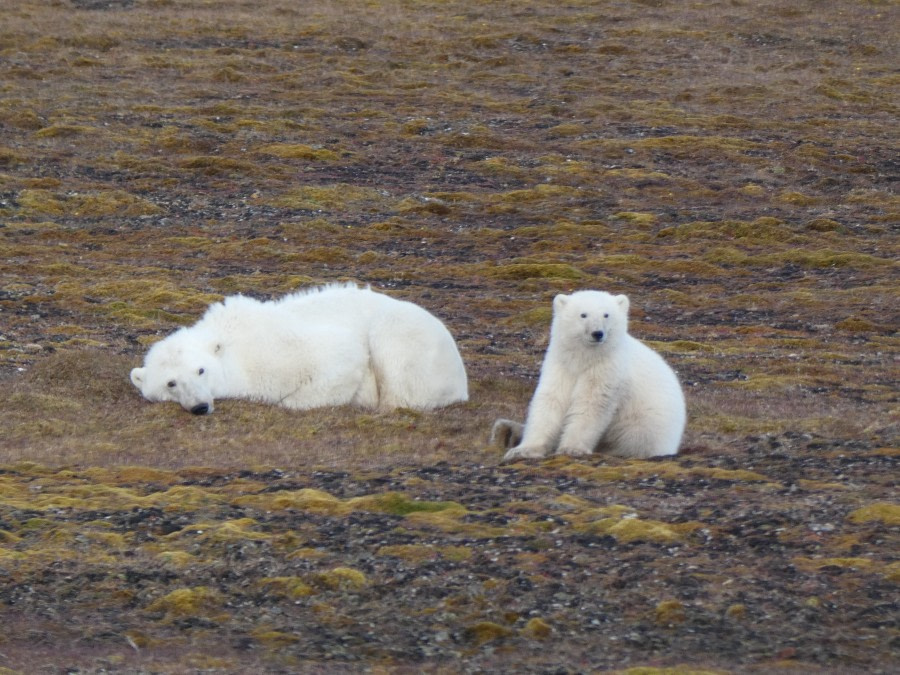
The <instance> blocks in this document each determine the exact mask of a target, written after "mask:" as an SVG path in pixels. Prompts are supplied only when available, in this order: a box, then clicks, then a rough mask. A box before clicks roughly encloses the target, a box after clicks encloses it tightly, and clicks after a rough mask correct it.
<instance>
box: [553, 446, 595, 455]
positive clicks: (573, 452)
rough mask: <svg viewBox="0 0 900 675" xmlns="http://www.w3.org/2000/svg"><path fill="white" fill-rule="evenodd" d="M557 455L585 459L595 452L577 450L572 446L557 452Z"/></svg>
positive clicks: (582, 449) (583, 449)
mask: <svg viewBox="0 0 900 675" xmlns="http://www.w3.org/2000/svg"><path fill="white" fill-rule="evenodd" d="M556 454H557V455H568V456H569V457H584V456H585V455H592V454H594V452H593V450H590V449H585V448H575V447H572V446H568V447H562V448H560V449H559V450H557V451H556Z"/></svg>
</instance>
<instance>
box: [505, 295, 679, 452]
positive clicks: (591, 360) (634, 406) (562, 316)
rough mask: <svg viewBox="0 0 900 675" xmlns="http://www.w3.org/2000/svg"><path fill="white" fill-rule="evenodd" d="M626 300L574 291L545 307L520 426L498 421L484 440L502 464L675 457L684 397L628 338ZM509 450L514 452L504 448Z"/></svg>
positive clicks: (655, 357)
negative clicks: (541, 346) (596, 455)
mask: <svg viewBox="0 0 900 675" xmlns="http://www.w3.org/2000/svg"><path fill="white" fill-rule="evenodd" d="M628 307H629V301H628V297H627V296H624V295H615V296H614V295H611V294H609V293H605V292H602V291H578V292H576V293H572V294H571V295H562V294H560V295H557V296H556V297H555V298H554V300H553V321H552V323H551V328H550V344H549V346H548V347H547V354H546V356H545V357H544V363H543V365H542V366H541V376H540V379H539V381H538V385H537V389H536V390H535V392H534V397H533V398H532V400H531V404H530V405H529V407H528V417H527V419H526V421H525V425H524V427H523V425H521V424H519V423H517V422H512V421H510V420H505V419H500V420H497V421H496V422H495V424H494V428H493V433H492V436H493V438H494V439H495V440H497V439H499V440H500V442H501V443H502V444H503V446H504V447H506V448H511V449H510V450H509V451H508V452H507V453H506V455H505V456H504V458H503V459H504V461H508V460H512V459H516V458H526V457H545V456H547V455H548V454H550V453H551V452H554V451H555V452H557V453H558V454H561V455H574V456H579V455H588V454H591V453H592V452H594V451H596V452H601V453H606V454H609V455H615V456H619V457H635V458H644V457H656V456H660V455H674V454H676V453H677V452H678V446H679V444H680V442H681V436H682V434H683V433H684V427H685V420H686V417H687V415H686V412H685V404H684V394H683V393H682V391H681V385H680V384H679V383H678V378H677V377H676V375H675V372H674V371H673V370H672V369H671V368H670V367H669V365H668V364H667V363H666V362H665V361H664V360H663V359H662V357H661V356H660V355H659V354H657V353H656V352H655V351H653V350H652V349H650V348H649V347H648V346H646V345H645V344H644V343H642V342H640V341H639V340H637V339H636V338H634V337H632V336H631V335H629V333H628ZM512 446H514V447H512Z"/></svg>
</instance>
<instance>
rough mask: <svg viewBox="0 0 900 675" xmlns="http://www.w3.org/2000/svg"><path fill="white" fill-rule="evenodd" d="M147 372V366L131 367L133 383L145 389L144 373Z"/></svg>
mask: <svg viewBox="0 0 900 675" xmlns="http://www.w3.org/2000/svg"><path fill="white" fill-rule="evenodd" d="M146 372H147V369H146V368H132V369H131V383H132V384H133V385H134V386H135V387H137V388H138V389H143V387H144V374H145V373H146Z"/></svg>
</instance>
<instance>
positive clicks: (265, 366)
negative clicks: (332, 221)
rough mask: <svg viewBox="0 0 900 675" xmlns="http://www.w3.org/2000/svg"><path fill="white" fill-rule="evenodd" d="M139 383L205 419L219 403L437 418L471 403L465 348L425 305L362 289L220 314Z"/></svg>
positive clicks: (159, 358) (152, 358) (323, 291)
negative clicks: (413, 412)
mask: <svg viewBox="0 0 900 675" xmlns="http://www.w3.org/2000/svg"><path fill="white" fill-rule="evenodd" d="M131 381H132V382H133V383H134V385H135V386H136V387H137V388H138V389H140V390H141V393H142V394H143V395H144V397H145V398H147V399H149V400H151V401H176V402H177V403H179V404H181V406H182V407H183V408H184V409H185V410H189V411H191V412H192V413H194V414H197V415H203V414H206V413H211V412H212V411H213V405H214V401H215V399H217V398H244V399H251V400H255V401H262V402H266V403H277V404H280V405H283V406H286V407H288V408H295V409H309V408H316V407H321V406H337V405H343V404H352V405H357V406H361V407H364V408H373V409H376V410H381V411H387V410H392V409H394V408H400V407H406V408H418V409H421V410H429V409H432V408H437V407H440V406H445V405H449V404H451V403H454V402H456V401H465V400H467V399H468V384H467V380H466V371H465V367H464V366H463V362H462V358H461V357H460V355H459V351H458V350H457V348H456V342H454V340H453V337H452V336H451V335H450V333H449V332H448V331H447V328H446V327H445V326H444V324H443V323H441V322H440V320H438V319H437V318H435V317H434V316H433V315H432V314H429V313H428V312H427V311H426V310H424V309H422V308H421V307H419V306H418V305H414V304H412V303H410V302H404V301H402V300H396V299H394V298H391V297H388V296H387V295H383V294H381V293H376V292H374V291H372V290H371V289H369V288H365V289H360V288H358V287H357V286H355V285H353V284H348V285H330V286H325V287H321V288H316V289H312V290H308V291H301V292H298V293H294V294H292V295H288V296H286V297H284V298H281V299H279V300H273V301H270V302H259V301H257V300H253V299H252V298H247V297H244V296H241V295H236V296H231V297H228V298H226V299H225V301H224V302H220V303H216V304H214V305H211V306H210V307H209V309H208V310H207V311H206V313H205V314H204V315H203V317H202V318H201V319H200V321H198V322H197V323H196V324H194V325H193V326H190V327H186V328H182V329H180V330H178V331H176V332H175V333H173V334H171V335H170V336H168V337H167V338H165V339H163V340H161V341H160V342H157V343H156V344H154V345H153V346H152V347H151V348H150V350H149V351H148V352H147V355H146V358H145V359H144V367H142V368H135V369H133V370H132V371H131Z"/></svg>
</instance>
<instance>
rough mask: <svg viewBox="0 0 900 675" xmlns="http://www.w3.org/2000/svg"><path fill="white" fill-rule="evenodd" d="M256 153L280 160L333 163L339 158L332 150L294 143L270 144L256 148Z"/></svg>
mask: <svg viewBox="0 0 900 675" xmlns="http://www.w3.org/2000/svg"><path fill="white" fill-rule="evenodd" d="M256 152H258V153H260V154H263V155H273V156H274V157H280V158H282V159H306V160H314V161H323V162H333V161H335V160H337V159H339V157H340V156H339V155H338V154H337V153H336V152H334V151H332V150H326V149H324V148H314V147H312V146H310V145H303V144H296V143H270V144H268V145H263V146H262V147H260V148H257V149H256Z"/></svg>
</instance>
